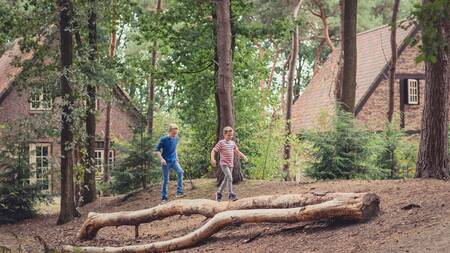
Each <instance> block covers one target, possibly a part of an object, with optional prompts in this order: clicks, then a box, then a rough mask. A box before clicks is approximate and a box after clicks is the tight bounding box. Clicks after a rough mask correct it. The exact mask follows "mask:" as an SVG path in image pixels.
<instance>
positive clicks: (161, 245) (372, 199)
mask: <svg viewBox="0 0 450 253" xmlns="http://www.w3.org/2000/svg"><path fill="white" fill-rule="evenodd" d="M330 195H333V198H331V199H330V200H327V201H324V202H322V203H319V204H313V205H307V206H304V207H296V208H287V209H251V210H232V211H225V212H220V213H218V214H216V215H215V216H214V217H213V218H212V219H211V220H209V221H208V222H207V223H206V224H204V225H203V226H201V227H200V228H198V229H196V230H195V231H193V232H191V233H189V234H187V235H184V236H182V237H178V238H174V239H171V240H167V241H162V242H155V243H150V244H145V245H134V246H125V247H75V246H64V248H63V251H64V252H85V253H97V252H103V253H105V252H106V253H115V252H129V253H131V252H140V253H144V252H167V251H172V250H179V249H184V248H188V247H192V246H194V245H196V244H198V243H199V242H201V241H204V240H206V239H208V238H209V237H210V236H212V235H213V234H215V233H217V232H218V231H220V230H221V229H223V228H224V227H226V226H229V225H233V224H246V223H262V222H269V223H295V222H305V221H317V220H345V221H355V222H362V221H366V220H368V219H370V218H371V217H373V216H375V215H376V214H377V213H378V211H379V202H380V200H379V197H378V196H377V195H376V194H373V193H360V194H358V193H339V194H330ZM330 195H328V194H327V195H324V196H319V197H327V196H328V197H330ZM266 197H272V198H273V197H275V198H278V197H276V196H266ZM280 197H281V196H280Z"/></svg>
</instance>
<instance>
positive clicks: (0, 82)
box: [0, 39, 33, 96]
mask: <svg viewBox="0 0 450 253" xmlns="http://www.w3.org/2000/svg"><path fill="white" fill-rule="evenodd" d="M16 57H18V58H19V59H20V60H21V61H26V60H29V59H31V58H32V57H33V52H31V51H30V52H27V53H24V52H22V51H21V50H20V45H19V40H18V39H17V40H15V41H14V45H13V46H12V47H11V48H10V49H8V50H6V51H5V52H4V53H3V55H2V56H1V57H0V96H1V95H3V93H4V92H5V91H6V90H7V89H8V87H9V85H10V84H11V82H12V81H13V80H14V79H15V77H16V76H17V75H18V74H19V73H20V72H21V71H22V67H16V66H14V61H15V59H16Z"/></svg>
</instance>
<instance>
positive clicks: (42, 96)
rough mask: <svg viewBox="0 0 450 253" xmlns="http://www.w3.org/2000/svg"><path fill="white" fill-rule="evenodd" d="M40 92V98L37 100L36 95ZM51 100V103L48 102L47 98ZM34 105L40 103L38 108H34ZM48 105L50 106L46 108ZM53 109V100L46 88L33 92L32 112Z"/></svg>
mask: <svg viewBox="0 0 450 253" xmlns="http://www.w3.org/2000/svg"><path fill="white" fill-rule="evenodd" d="M36 92H39V97H37V98H36V96H35V95H34V93H36ZM46 97H47V98H49V101H46V99H45V98H46ZM34 103H39V105H38V106H34V105H33V104H34ZM46 105H48V106H46ZM52 107H53V99H52V97H51V94H50V93H49V92H48V90H47V89H44V88H36V89H34V90H32V91H31V96H30V110H31V111H50V110H51V109H52Z"/></svg>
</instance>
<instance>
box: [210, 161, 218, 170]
mask: <svg viewBox="0 0 450 253" xmlns="http://www.w3.org/2000/svg"><path fill="white" fill-rule="evenodd" d="M211 165H212V166H213V167H214V168H215V167H216V166H217V162H216V159H211Z"/></svg>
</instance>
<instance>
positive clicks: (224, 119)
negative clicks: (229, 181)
mask: <svg viewBox="0 0 450 253" xmlns="http://www.w3.org/2000/svg"><path fill="white" fill-rule="evenodd" d="M214 3H215V10H216V13H215V17H216V27H215V32H216V47H217V48H216V54H217V65H218V66H217V67H218V68H217V81H216V104H217V105H218V107H217V109H218V112H219V113H220V114H219V124H218V126H219V127H218V129H217V134H218V138H217V139H220V136H221V135H222V129H223V128H224V127H226V126H231V127H232V128H234V127H235V118H234V111H233V97H232V96H233V84H232V81H233V59H232V54H233V52H232V51H233V50H232V47H233V43H234V42H233V38H232V31H231V3H230V0H215V1H214ZM216 172H217V173H216V176H217V180H218V181H219V182H220V181H221V173H220V172H221V171H220V169H218V170H217V171H216ZM242 179H243V175H242V173H241V171H240V166H239V164H236V166H235V167H234V168H233V181H234V182H239V181H242Z"/></svg>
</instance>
